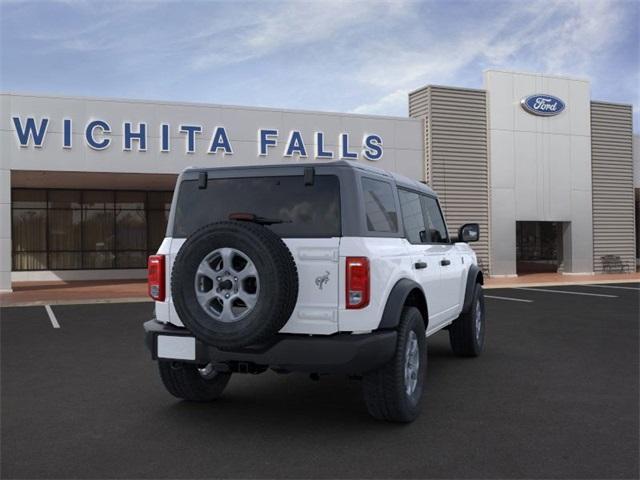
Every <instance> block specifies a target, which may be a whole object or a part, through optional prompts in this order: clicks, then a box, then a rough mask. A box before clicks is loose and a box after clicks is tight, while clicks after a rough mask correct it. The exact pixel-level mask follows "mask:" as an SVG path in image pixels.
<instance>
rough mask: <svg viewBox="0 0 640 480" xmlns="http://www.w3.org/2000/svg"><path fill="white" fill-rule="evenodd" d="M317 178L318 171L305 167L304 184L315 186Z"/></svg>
mask: <svg viewBox="0 0 640 480" xmlns="http://www.w3.org/2000/svg"><path fill="white" fill-rule="evenodd" d="M315 176H316V170H315V168H313V167H304V184H305V186H306V185H313V181H314V179H315Z"/></svg>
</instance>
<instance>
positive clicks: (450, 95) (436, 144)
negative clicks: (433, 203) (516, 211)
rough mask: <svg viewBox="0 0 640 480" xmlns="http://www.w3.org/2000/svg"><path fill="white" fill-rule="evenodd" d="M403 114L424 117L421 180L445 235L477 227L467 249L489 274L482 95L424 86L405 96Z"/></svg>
mask: <svg viewBox="0 0 640 480" xmlns="http://www.w3.org/2000/svg"><path fill="white" fill-rule="evenodd" d="M409 116H411V117H415V118H424V119H425V136H424V138H425V156H426V169H425V176H426V180H427V182H428V183H429V184H430V185H431V186H432V187H433V189H434V190H436V192H438V195H439V197H440V201H441V203H442V207H443V209H444V213H445V216H446V217H447V224H448V226H449V229H450V231H451V233H454V232H457V230H458V228H459V227H460V226H461V225H463V224H465V223H470V222H477V223H479V224H480V229H481V237H480V241H479V242H477V243H473V244H471V246H472V247H473V249H474V251H475V252H476V254H477V255H478V259H479V261H480V262H481V263H482V267H483V269H484V270H485V272H486V273H489V268H490V261H489V242H490V239H489V169H488V148H487V99H486V92H485V91H483V90H472V89H465V88H452V87H438V86H431V85H430V86H427V87H424V88H422V89H420V90H416V91H414V92H412V93H410V94H409Z"/></svg>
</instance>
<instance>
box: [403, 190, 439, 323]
mask: <svg viewBox="0 0 640 480" xmlns="http://www.w3.org/2000/svg"><path fill="white" fill-rule="evenodd" d="M398 196H399V198H400V208H401V210H402V221H403V224H404V229H405V238H406V240H407V242H408V247H407V248H408V249H409V251H410V252H411V262H412V268H413V271H414V274H415V276H416V279H417V280H418V282H419V283H420V285H421V286H422V289H423V290H424V294H425V297H426V298H427V307H428V309H429V327H430V328H431V327H432V326H433V325H436V324H438V323H439V321H440V318H441V317H442V313H443V310H444V308H445V305H444V303H443V301H442V296H441V291H440V290H441V286H440V260H441V258H442V253H441V252H440V251H438V247H437V246H434V245H430V244H429V230H428V227H427V223H426V217H425V215H424V214H423V212H422V202H421V198H420V197H421V196H422V195H420V194H418V193H416V192H413V191H410V190H406V189H404V188H401V187H399V188H398Z"/></svg>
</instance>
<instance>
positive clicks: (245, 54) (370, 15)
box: [192, 0, 410, 70]
mask: <svg viewBox="0 0 640 480" xmlns="http://www.w3.org/2000/svg"><path fill="white" fill-rule="evenodd" d="M267 5H270V6H271V8H269V9H266V11H264V12H261V13H258V14H256V13H255V12H254V11H252V12H250V13H248V14H247V13H244V14H242V17H243V21H242V22H240V25H239V26H238V28H237V29H236V30H235V31H234V32H229V30H228V29H227V30H226V31H225V36H223V35H221V33H222V32H220V31H218V30H217V29H214V30H213V31H210V32H209V33H204V34H202V33H200V34H198V37H199V38H201V39H202V40H215V44H216V51H215V52H210V53H205V54H199V55H196V56H195V57H194V58H193V60H192V66H193V67H194V69H196V70H205V69H209V68H214V67H221V66H225V65H230V64H236V63H241V62H245V61H247V60H254V59H258V58H262V57H264V56H267V55H269V54H272V53H274V52H277V51H280V50H282V49H288V50H291V52H292V56H293V53H294V52H295V51H296V48H297V47H299V46H302V45H310V44H320V43H321V42H322V41H331V40H335V38H336V36H338V35H341V34H343V33H348V32H349V30H350V29H351V28H352V27H354V26H357V25H363V24H364V25H366V24H367V23H368V22H375V21H376V20H379V19H380V18H385V17H386V18H398V17H402V16H403V15H404V14H405V12H406V11H407V6H408V5H410V3H407V2H405V1H401V0H398V1H395V2H373V1H371V2H368V1H350V2H345V1H339V0H331V1H327V0H325V1H321V2H301V1H289V2H278V3H267Z"/></svg>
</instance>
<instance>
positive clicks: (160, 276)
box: [147, 255, 165, 302]
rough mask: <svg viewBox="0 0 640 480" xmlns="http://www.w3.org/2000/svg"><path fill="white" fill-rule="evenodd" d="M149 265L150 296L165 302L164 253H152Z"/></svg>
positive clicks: (148, 282)
mask: <svg viewBox="0 0 640 480" xmlns="http://www.w3.org/2000/svg"><path fill="white" fill-rule="evenodd" d="M147 266H148V274H147V286H148V292H149V296H150V297H151V298H153V299H154V300H157V301H158V302H164V296H165V295H164V255H151V256H150V257H149V262H148V264H147Z"/></svg>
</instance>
